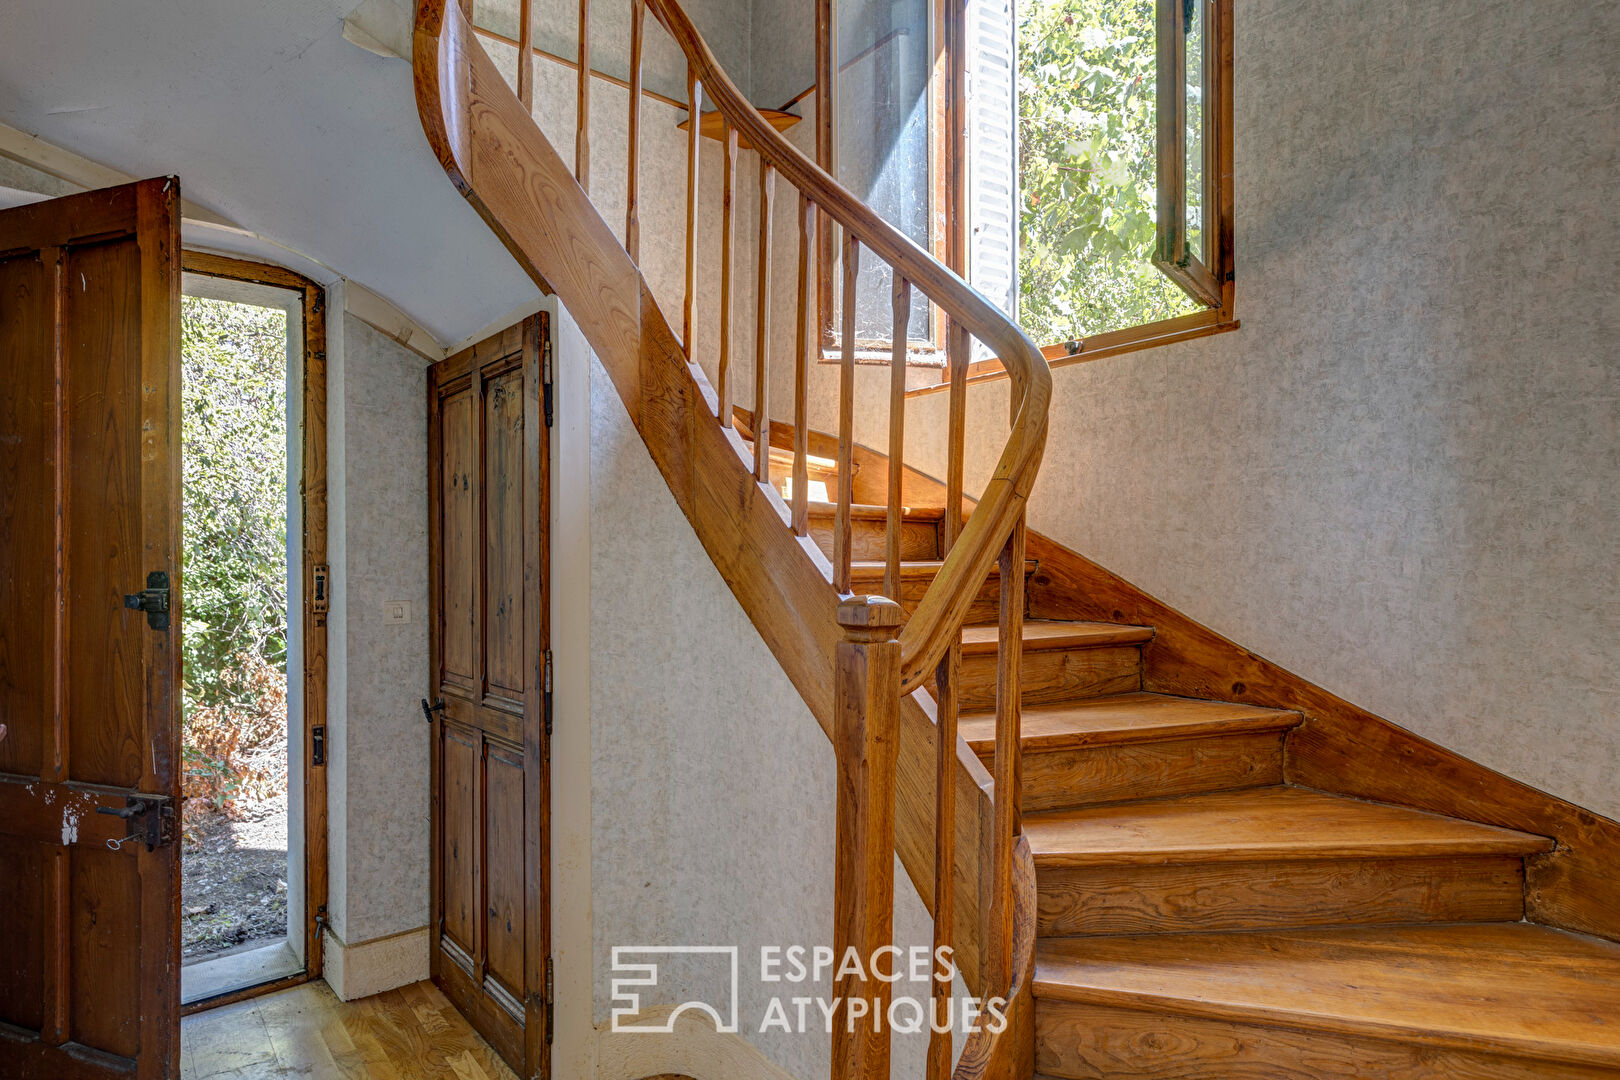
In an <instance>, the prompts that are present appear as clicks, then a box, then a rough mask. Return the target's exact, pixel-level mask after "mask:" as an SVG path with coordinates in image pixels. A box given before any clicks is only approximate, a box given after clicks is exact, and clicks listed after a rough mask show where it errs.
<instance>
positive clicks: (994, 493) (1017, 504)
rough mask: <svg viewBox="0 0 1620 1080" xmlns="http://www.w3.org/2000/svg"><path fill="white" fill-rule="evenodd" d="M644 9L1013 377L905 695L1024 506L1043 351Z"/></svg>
mask: <svg viewBox="0 0 1620 1080" xmlns="http://www.w3.org/2000/svg"><path fill="white" fill-rule="evenodd" d="M647 7H648V8H649V9H650V10H651V11H652V13H653V15H654V17H655V18H657V19H658V21H659V22H660V23H662V24H663V26H664V29H666V30H668V31H669V33H670V36H671V37H673V38H674V39H675V41H676V44H678V45H679V46H680V47H681V51H682V52H684V53H685V54H686V59H687V63H688V64H690V65H691V67H692V70H693V71H694V72H695V73H696V74H697V77H698V79H699V80H700V81H701V82H702V84H703V93H704V95H705V97H707V98H708V100H709V101H711V102H713V104H714V105H715V107H716V108H717V109H719V111H720V115H721V116H723V117H724V118H725V120H726V122H727V123H728V124H730V125H732V126H733V127H735V128H736V129H737V130H738V131H739V132H740V133H741V135H742V137H743V138H744V139H746V140H747V141H748V142H749V143H751V144H752V145H753V147H754V148H755V150H757V151H758V153H759V155H760V157H761V158H762V159H763V160H764V161H765V162H767V163H769V164H770V165H771V166H773V167H774V168H775V169H776V171H777V173H778V174H779V175H780V176H781V177H782V178H783V179H784V180H786V181H787V182H788V183H790V184H792V185H793V186H794V187H795V188H797V189H798V190H799V191H801V192H803V193H804V194H805V195H806V196H807V197H808V198H809V199H810V201H811V202H813V203H815V204H816V206H817V207H818V208H820V209H821V210H822V211H823V212H824V213H826V214H827V215H829V216H830V217H831V218H832V219H833V220H834V221H837V222H838V223H839V224H840V225H842V226H843V227H844V228H845V229H847V230H848V231H849V232H850V233H851V234H853V235H854V236H855V238H856V239H858V240H859V241H860V242H861V245H862V246H863V247H865V248H866V249H867V250H869V251H871V252H873V253H874V254H876V255H877V256H878V257H879V258H881V259H883V260H884V261H885V262H887V263H888V264H889V265H890V266H891V267H893V268H894V272H895V274H896V276H897V277H904V278H905V279H906V280H907V281H910V282H911V283H912V285H913V286H915V287H916V288H918V289H920V290H921V291H922V292H923V293H924V294H925V295H926V296H927V297H928V298H929V299H930V300H932V301H933V302H934V303H936V304H938V305H939V306H940V307H941V308H943V309H944V310H945V312H946V313H947V314H948V315H949V316H950V318H951V319H952V320H954V321H955V322H956V323H958V324H959V325H961V326H962V327H963V328H964V329H966V330H967V332H968V333H969V334H971V335H972V336H973V337H975V338H977V339H978V340H979V341H981V342H983V343H984V344H985V345H987V346H989V348H990V350H991V352H992V353H993V354H994V355H996V356H997V357H999V358H1000V359H1001V362H1002V364H1003V366H1004V367H1006V369H1007V374H1008V376H1009V377H1010V378H1011V380H1012V384H1013V395H1014V401H1015V403H1016V404H1015V405H1014V407H1013V413H1012V417H1013V419H1012V430H1011V433H1010V434H1009V436H1008V439H1007V444H1006V446H1005V448H1004V449H1003V450H1002V452H1001V457H1000V459H999V460H998V461H997V462H996V468H995V472H994V473H993V474H992V475H991V478H990V482H989V484H987V485H986V487H985V490H984V493H983V494H982V495H981V496H980V497H979V502H978V506H977V507H976V509H975V510H974V512H973V515H972V517H970V518H968V520H967V522H966V523H965V526H964V528H963V530H962V534H961V535H960V536H959V537H958V538H957V540H956V543H955V544H954V545H953V546H952V547H951V551H950V554H949V555H948V556H947V557H946V559H945V564H944V565H943V566H942V567H941V568H940V571H939V574H938V575H937V576H936V577H935V578H934V580H933V582H932V584H931V585H930V586H929V588H928V591H927V593H925V594H924V597H923V599H922V601H921V602H920V603H919V604H918V606H917V609H916V610H915V611H914V612H913V613H912V616H911V619H910V620H909V621H908V622H907V623H906V626H905V629H904V630H902V631H901V634H900V649H901V664H902V681H901V686H902V689H903V691H904V692H905V693H910V692H911V691H912V690H915V689H916V688H917V687H919V686H921V685H923V683H925V682H926V681H928V679H929V678H931V677H932V676H933V673H934V668H935V666H936V665H937V664H938V663H939V661H940V659H941V658H942V657H943V656H944V654H945V650H946V649H947V648H949V646H950V645H951V643H952V642H953V641H955V640H957V639H958V636H959V635H960V634H961V628H962V623H963V622H964V621H965V619H966V617H967V612H968V608H969V607H970V606H971V605H972V603H973V599H974V597H975V596H977V595H978V591H979V586H980V583H982V582H983V581H984V579H985V578H986V577H987V576H988V575H989V573H990V570H991V568H992V567H993V566H995V564H996V559H997V557H998V556H999V554H1000V552H1001V549H1002V546H1003V545H1004V544H1005V543H1006V541H1007V537H1008V536H1009V535H1010V534H1011V533H1012V530H1013V526H1014V524H1016V523H1017V521H1018V519H1019V516H1020V515H1021V514H1022V513H1023V507H1024V500H1025V499H1026V498H1027V497H1028V495H1029V490H1030V487H1031V486H1032V485H1033V484H1034V482H1035V474H1036V472H1037V471H1038V470H1039V468H1040V462H1041V454H1042V452H1043V450H1044V449H1045V446H1046V425H1047V410H1048V408H1049V406H1050V404H1051V400H1052V371H1051V369H1050V368H1049V367H1047V364H1046V357H1044V356H1043V355H1042V354H1041V350H1040V349H1038V348H1037V347H1036V346H1035V343H1034V342H1033V341H1031V340H1030V339H1029V336H1028V335H1027V334H1025V333H1024V332H1023V330H1021V329H1019V327H1018V325H1017V324H1016V323H1014V322H1013V321H1012V320H1011V319H1009V318H1007V316H1006V315H1004V314H1002V312H1001V311H1000V309H998V308H997V307H996V306H995V305H994V304H992V303H991V302H990V301H989V300H987V299H985V298H984V296H983V295H981V294H980V293H979V292H978V291H977V290H976V289H974V288H973V287H972V286H971V285H969V284H968V283H967V282H965V281H963V280H962V279H961V278H960V277H958V276H957V275H956V274H954V273H952V272H951V271H950V270H949V269H947V268H946V267H945V265H944V264H943V263H941V262H939V260H937V259H935V258H934V257H933V256H932V255H930V254H928V253H927V252H926V251H924V250H923V249H922V248H920V247H918V246H917V244H916V243H914V242H913V241H912V240H911V239H910V238H909V237H907V236H906V235H905V234H903V233H901V232H900V231H899V230H898V229H896V228H894V226H892V225H890V224H889V223H888V222H886V221H884V220H883V219H882V218H881V217H879V216H878V215H877V213H876V212H875V211H874V210H872V208H871V207H869V206H867V205H866V204H865V203H863V202H861V200H859V199H857V198H856V197H855V196H854V195H853V194H851V193H850V192H849V190H848V189H847V188H845V187H844V186H843V185H841V184H840V183H838V181H837V180H835V179H833V178H832V177H831V176H829V175H828V174H827V173H826V171H825V170H823V169H822V168H821V167H820V166H818V165H817V164H816V163H815V162H814V161H811V160H810V159H809V158H808V157H806V156H805V155H804V154H803V153H801V152H800V151H799V150H798V149H797V148H796V147H794V145H793V144H792V143H790V142H788V140H787V138H786V137H785V136H784V135H783V134H782V133H781V132H779V131H777V130H776V128H775V127H773V126H772V125H771V123H770V121H768V120H766V119H765V118H764V117H763V116H761V115H760V113H759V110H757V109H755V108H754V106H753V105H751V104H750V103H749V101H748V99H747V98H746V97H744V96H743V94H742V92H741V91H740V90H738V89H737V87H736V85H735V84H734V83H732V81H731V79H730V77H729V76H728V75H727V74H726V72H725V69H724V68H722V67H721V66H720V64H719V62H718V61H717V60H716V59H715V57H714V53H713V52H711V51H710V49H709V46H708V43H707V42H705V41H704V40H703V36H702V35H701V34H699V33H698V31H697V28H696V27H695V26H693V25H692V21H691V19H689V18H688V17H687V15H686V12H685V11H684V10H682V9H681V7H680V5H679V4H677V3H676V2H675V0H647Z"/></svg>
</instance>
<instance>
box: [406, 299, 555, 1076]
mask: <svg viewBox="0 0 1620 1080" xmlns="http://www.w3.org/2000/svg"><path fill="white" fill-rule="evenodd" d="M549 330H550V326H549V322H548V318H547V316H546V315H545V314H541V315H536V316H534V317H532V318H530V319H527V320H525V321H524V322H522V323H520V324H518V325H517V326H514V327H512V328H510V329H509V330H506V331H504V332H503V333H500V334H497V335H495V336H494V337H491V338H489V339H487V340H485V341H482V342H480V343H479V344H477V345H475V346H473V347H472V348H470V349H467V350H465V351H463V352H461V353H458V354H457V355H455V356H453V357H451V358H450V359H448V360H445V361H442V362H441V363H439V364H436V365H434V366H433V368H432V369H431V370H430V372H429V377H428V445H429V451H428V454H429V463H428V465H429V482H428V490H429V515H430V517H429V529H430V534H429V535H430V550H431V559H432V564H431V567H430V569H431V581H432V585H431V590H432V593H431V597H432V611H431V619H430V623H429V625H430V626H431V628H432V629H431V634H432V638H431V640H432V671H431V673H430V677H429V682H430V689H431V692H432V694H433V695H434V701H433V702H432V703H429V702H424V703H423V704H424V706H426V707H427V713H428V717H429V720H430V721H431V724H432V729H433V780H432V783H433V789H432V804H433V909H432V928H433V931H434V942H433V956H432V965H433V979H434V981H435V982H436V983H438V985H439V986H440V987H441V988H443V990H444V992H445V994H446V995H447V996H448V997H449V998H450V1000H451V1001H453V1002H455V1003H456V1006H457V1008H459V1009H460V1010H461V1011H462V1012H463V1013H464V1014H465V1015H466V1016H467V1018H468V1019H469V1020H470V1021H471V1022H472V1024H473V1026H474V1027H475V1028H477V1029H478V1030H479V1032H481V1033H482V1034H483V1035H484V1037H485V1038H487V1039H489V1041H490V1042H491V1043H492V1044H493V1045H494V1046H495V1047H496V1049H497V1050H499V1051H500V1053H501V1056H502V1057H504V1058H505V1059H506V1060H507V1062H508V1063H509V1064H511V1066H512V1067H513V1068H514V1069H515V1070H517V1072H518V1073H519V1074H520V1075H522V1076H525V1077H533V1076H542V1075H545V1074H546V1073H547V1071H548V1063H547V1057H546V1054H545V1047H546V1043H547V1042H548V1041H549V1034H550V1031H549V1029H550V1011H549V1007H548V1006H549V1001H548V997H547V989H546V984H547V983H548V981H549V980H548V978H547V974H548V971H547V969H548V967H549V964H548V957H549V953H550V937H549V925H548V919H547V910H548V908H547V887H548V877H547V873H546V865H547V861H548V858H549V855H548V839H549V836H548V829H549V821H550V813H549V805H550V794H549V792H550V784H549V777H548V772H547V769H548V766H547V760H548V758H549V756H550V754H549V749H548V746H547V741H546V740H547V734H546V714H547V711H548V709H549V694H548V693H547V690H546V685H547V682H548V678H549V676H548V672H547V667H548V661H547V657H548V655H549V654H548V652H547V647H548V644H549V641H548V637H547V632H548V620H547V617H546V611H547V604H548V597H549V592H548V589H547V579H546V561H545V554H546V550H547V544H546V519H547V512H548V506H547V488H546V478H547V470H548V460H549V457H548V453H547V439H546V420H545V416H544V408H543V405H542V396H543V393H544V391H543V387H542V379H543V374H542V367H543V364H542V353H543V352H544V351H548V347H547V344H546V343H547V340H548V335H549Z"/></svg>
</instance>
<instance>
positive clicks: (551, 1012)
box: [546, 956, 557, 1046]
mask: <svg viewBox="0 0 1620 1080" xmlns="http://www.w3.org/2000/svg"><path fill="white" fill-rule="evenodd" d="M552 993H553V987H552V980H551V957H549V956H548V957H546V1045H547V1046H550V1045H551V1029H552V1028H553V1027H555V1026H556V1016H557V1013H556V1003H555V1002H554V1001H553V1000H552Z"/></svg>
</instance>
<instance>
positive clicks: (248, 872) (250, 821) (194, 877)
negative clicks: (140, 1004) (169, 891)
mask: <svg viewBox="0 0 1620 1080" xmlns="http://www.w3.org/2000/svg"><path fill="white" fill-rule="evenodd" d="M193 832H194V835H193V836H192V837H191V838H190V839H188V840H186V841H185V842H184V843H183V845H182V846H181V849H180V876H181V886H180V905H181V920H180V925H181V930H180V947H181V955H182V956H183V957H184V958H185V959H186V960H188V961H190V960H196V959H202V958H203V957H206V956H210V955H213V954H214V953H219V952H224V951H225V950H228V949H237V948H240V947H242V946H246V945H255V944H260V945H262V944H269V943H270V942H272V941H277V940H281V939H283V938H285V937H286V935H287V794H286V792H285V791H282V793H281V794H279V795H275V796H272V797H270V798H267V799H265V800H263V801H261V802H257V803H248V804H244V805H242V806H240V807H238V809H237V812H236V815H235V816H234V817H228V816H226V815H225V814H223V813H211V814H206V815H204V816H202V817H201V818H200V820H199V821H198V823H197V828H196V829H195V830H193Z"/></svg>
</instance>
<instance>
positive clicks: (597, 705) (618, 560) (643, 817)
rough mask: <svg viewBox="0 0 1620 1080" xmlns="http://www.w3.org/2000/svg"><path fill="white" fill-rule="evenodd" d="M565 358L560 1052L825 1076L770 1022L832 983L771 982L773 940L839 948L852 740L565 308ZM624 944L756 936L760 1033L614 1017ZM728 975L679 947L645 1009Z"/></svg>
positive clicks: (917, 940) (581, 1061) (637, 1066)
mask: <svg viewBox="0 0 1620 1080" xmlns="http://www.w3.org/2000/svg"><path fill="white" fill-rule="evenodd" d="M551 304H554V301H548V305H551ZM557 372H558V379H559V380H560V382H559V386H558V390H557V400H558V402H559V421H558V423H559V427H558V435H557V437H556V442H555V444H554V445H555V447H556V450H557V455H558V456H557V458H556V459H555V462H554V469H553V493H554V495H555V496H557V499H558V501H557V504H556V505H555V506H554V515H553V526H554V529H555V530H556V533H555V540H556V542H555V543H554V546H553V552H552V557H553V564H552V580H553V582H554V589H555V590H556V591H555V594H554V600H553V619H554V623H553V625H554V630H553V638H554V648H555V649H556V650H557V657H558V661H557V663H558V668H557V682H556V693H557V700H558V703H559V704H558V711H557V735H556V737H555V741H554V743H553V756H552V770H553V797H552V821H553V835H552V852H553V862H552V873H553V905H554V906H553V927H554V934H555V943H554V950H555V952H556V955H557V979H558V984H557V985H558V998H559V1006H558V1029H557V1035H556V1043H555V1050H554V1052H555V1054H556V1059H555V1063H554V1064H555V1067H556V1068H557V1069H573V1070H576V1071H578V1072H579V1074H581V1075H584V1074H586V1070H600V1071H599V1072H597V1075H602V1076H604V1077H609V1078H611V1080H626V1078H629V1077H632V1076H633V1077H640V1076H643V1075H646V1074H647V1073H648V1072H652V1073H658V1072H664V1071H677V1072H679V1071H689V1067H690V1066H692V1065H694V1064H701V1065H702V1066H703V1069H704V1071H703V1072H702V1073H701V1075H705V1076H709V1077H712V1078H713V1080H728V1078H732V1077H735V1078H736V1080H756V1078H757V1077H761V1076H768V1075H774V1072H773V1070H777V1069H780V1070H785V1071H786V1072H787V1073H789V1074H791V1075H796V1076H815V1075H822V1074H825V1072H826V1071H827V1067H828V1053H829V1046H830V1041H829V1039H828V1037H827V1036H826V1035H825V1034H824V1033H823V1032H821V1031H819V1030H818V1031H815V1032H813V1033H810V1034H791V1035H790V1034H785V1033H782V1032H777V1031H773V1032H769V1033H766V1034H764V1035H761V1034H760V1033H759V1028H760V1024H761V1021H762V1019H763V1017H764V1014H765V1009H766V1004H767V999H768V998H769V997H770V996H772V995H774V994H777V993H784V992H785V993H797V994H802V995H810V994H821V995H828V994H830V987H829V986H827V985H825V984H823V985H819V986H811V987H802V988H797V989H788V988H783V987H780V986H774V985H766V984H762V983H760V981H759V980H758V979H757V978H756V977H755V969H756V967H757V956H758V949H759V947H760V946H761V945H784V946H786V945H794V944H800V945H805V946H813V945H817V944H831V937H832V871H833V844H832V840H833V793H834V784H833V755H832V748H831V745H830V743H829V742H828V740H827V738H826V736H825V735H824V734H823V733H822V731H821V728H820V726H819V725H818V724H817V723H816V721H815V719H814V717H812V716H811V714H810V712H809V710H808V709H807V708H806V707H805V705H804V703H803V701H802V700H801V699H800V698H799V696H798V694H797V692H796V691H795V690H794V689H793V686H792V684H791V683H789V682H788V680H787V677H786V675H785V674H783V672H782V670H781V667H780V665H778V664H777V662H776V660H775V658H774V657H773V656H772V655H771V653H770V651H769V649H767V648H766V646H765V644H764V642H763V641H762V640H761V639H760V637H759V634H758V632H757V631H755V629H754V628H753V626H752V625H751V624H750V623H749V621H748V619H747V617H746V615H744V613H743V611H742V609H741V607H740V606H739V605H738V604H737V601H736V599H735V598H734V597H733V596H732V595H731V592H730V590H729V589H728V588H727V586H726V584H725V582H724V580H723V579H722V578H721V577H720V575H719V572H718V571H717V570H716V569H715V568H714V565H713V563H712V562H711V561H710V560H709V557H708V555H707V553H706V552H704V550H703V548H702V546H701V545H700V544H699V543H698V541H697V538H696V536H695V535H694V534H693V532H692V530H691V526H690V525H689V524H688V523H687V521H686V519H685V517H684V516H683V515H682V513H681V511H680V509H679V507H677V506H676V504H675V501H674V498H673V497H672V496H671V495H670V493H669V489H668V487H667V486H666V485H665V483H664V480H663V478H662V476H661V475H660V474H659V473H658V470H657V468H656V467H655V466H654V464H653V462H652V459H651V457H650V455H649V454H648V452H647V449H646V447H645V445H644V444H643V443H642V441H641V438H640V436H639V434H637V432H636V431H635V428H634V426H633V425H632V424H631V422H630V418H629V416H628V414H627V413H626V412H625V410H624V407H623V405H622V403H621V402H620V400H619V397H618V393H617V391H616V390H615V388H614V387H613V385H612V382H611V380H610V379H609V378H608V376H607V374H606V372H605V371H604V370H603V369H602V367H601V366H600V364H598V363H597V362H596V360H595V359H594V357H593V356H592V355H591V354H590V351H589V349H588V347H587V346H586V344H585V342H584V339H583V337H582V336H581V335H580V334H579V332H578V330H577V328H576V327H575V326H574V324H573V322H572V320H571V319H569V318H568V316H567V314H566V312H559V314H558V332H557ZM582 410H588V415H586V416H581V415H580V413H581V411H582ZM829 677H830V673H829ZM896 873H897V887H896V904H897V916H896V939H897V941H899V942H900V943H901V944H902V945H910V944H918V945H926V944H927V943H928V941H929V934H930V924H929V922H928V917H927V913H926V910H925V909H924V908H923V906H922V902H921V901H920V900H919V899H918V897H917V894H916V891H915V889H914V888H913V887H912V886H911V884H910V882H909V880H907V879H906V877H905V874H904V871H903V870H901V869H900V868H899V867H898V865H897V867H896ZM582 938H583V939H585V940H583V941H582V940H581V939H582ZM616 945H620V946H635V945H736V946H738V947H739V949H740V950H741V957H742V967H741V1010H740V1017H741V1031H740V1032H739V1033H738V1034H737V1035H729V1036H716V1035H715V1034H714V1032H713V1031H712V1030H708V1031H706V1030H704V1029H703V1027H702V1025H701V1024H700V1025H697V1026H696V1027H694V1026H693V1024H692V1023H691V1022H690V1020H688V1021H683V1022H682V1023H681V1024H680V1025H678V1026H677V1031H676V1033H674V1034H670V1035H627V1034H618V1035H615V1034H614V1033H612V1032H611V1031H610V1030H609V1027H610V1015H611V1010H612V1008H613V1007H614V1005H615V1002H614V1001H613V1000H612V990H611V983H612V979H613V971H612V949H613V947H614V946H616ZM582 946H583V948H582ZM722 983H723V979H721V978H719V977H718V976H717V975H716V974H715V972H714V971H713V970H712V969H709V970H706V969H704V968H703V967H702V965H699V964H682V963H681V962H680V961H678V960H677V961H674V962H669V963H664V964H663V965H662V973H661V979H660V985H659V987H658V988H657V990H656V991H649V992H647V993H646V994H645V996H644V998H643V1001H642V1006H643V1009H644V1010H645V1011H654V1010H658V1009H664V1010H666V1011H667V1010H668V1009H669V1008H670V1007H672V1006H676V1005H679V1004H680V1003H682V1002H684V1001H686V1000H688V999H690V998H705V999H713V998H715V997H716V996H717V995H719V994H721V993H722V991H723V989H724V987H723V985H722ZM789 1007H790V1008H791V1006H789ZM923 1048H924V1044H923V1042H922V1041H921V1040H918V1039H905V1038H901V1039H897V1043H896V1053H897V1060H898V1061H900V1062H902V1063H903V1067H904V1068H905V1069H906V1071H907V1075H921V1073H922V1071H923V1068H922V1060H921V1054H922V1051H923ZM637 1070H639V1071H637ZM559 1075H561V1073H559Z"/></svg>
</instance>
